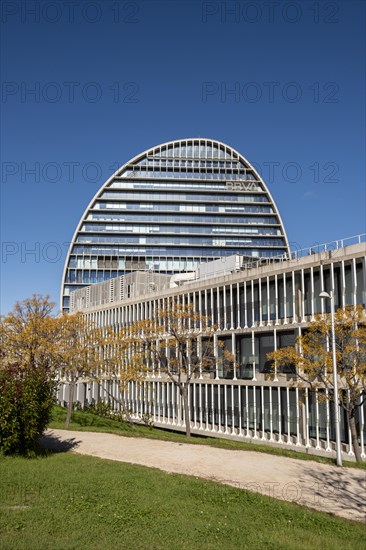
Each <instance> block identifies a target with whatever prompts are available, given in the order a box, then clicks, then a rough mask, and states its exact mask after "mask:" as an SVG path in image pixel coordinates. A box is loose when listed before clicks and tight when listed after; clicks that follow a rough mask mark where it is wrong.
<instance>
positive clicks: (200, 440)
mask: <svg viewBox="0 0 366 550" xmlns="http://www.w3.org/2000/svg"><path fill="white" fill-rule="evenodd" d="M65 420H66V408H64V407H59V406H56V407H54V409H53V420H52V422H51V423H50V425H49V428H54V429H64V428H65ZM69 429H70V430H78V431H87V432H105V433H113V434H117V435H123V436H125V437H148V438H150V439H160V440H163V441H175V442H178V443H191V444H192V445H194V444H196V445H211V446H212V447H219V448H221V449H235V450H243V451H257V452H261V453H269V454H274V455H277V456H288V457H290V458H299V459H301V460H313V461H316V462H322V463H323V464H335V460H334V459H332V458H326V457H321V456H316V455H311V454H306V453H301V452H297V451H291V450H289V449H283V448H278V447H270V446H269V445H256V444H255V443H245V442H244V441H243V442H241V441H233V440H231V439H218V438H214V437H203V436H199V435H194V436H192V437H190V438H187V437H186V436H185V435H184V434H182V433H178V432H173V431H170V430H164V429H159V428H149V427H147V426H142V425H139V424H135V425H134V426H130V425H129V424H128V423H122V422H119V421H117V420H113V419H110V418H102V417H100V416H97V415H96V414H92V413H90V412H86V411H74V413H73V415H72V420H71V423H70V428H69ZM343 465H344V466H350V467H353V468H362V469H365V470H366V462H363V463H356V462H346V461H343Z"/></svg>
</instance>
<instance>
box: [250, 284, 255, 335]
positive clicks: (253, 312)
mask: <svg viewBox="0 0 366 550" xmlns="http://www.w3.org/2000/svg"><path fill="white" fill-rule="evenodd" d="M251 297H252V325H251V326H252V327H255V319H254V316H255V308H254V280H253V279H252V281H251Z"/></svg>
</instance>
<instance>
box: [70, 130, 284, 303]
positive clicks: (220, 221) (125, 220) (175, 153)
mask: <svg viewBox="0 0 366 550" xmlns="http://www.w3.org/2000/svg"><path fill="white" fill-rule="evenodd" d="M288 253H289V246H288V240H287V236H286V232H285V229H284V226H283V224H282V221H281V218H280V215H279V212H278V210H277V207H276V205H275V203H274V201H273V199H272V196H271V194H270V191H269V190H268V188H267V187H266V185H265V183H264V181H263V180H262V178H261V177H260V175H259V174H258V173H257V171H256V170H255V169H254V167H253V166H252V165H251V164H250V163H249V162H248V161H247V160H246V159H245V158H244V157H243V156H242V155H240V154H239V153H238V152H237V151H235V150H234V149H233V148H231V147H229V146H227V145H225V144H224V143H221V142H219V141H215V140H210V139H202V138H199V139H198V138H195V139H184V140H179V141H172V142H169V143H164V144H162V145H158V146H156V147H153V148H151V149H149V150H147V151H145V152H143V153H141V154H139V155H137V156H136V157H135V158H133V159H131V160H130V161H128V162H127V163H126V164H125V165H124V166H122V167H121V168H120V169H119V170H117V172H116V173H115V174H113V176H112V177H111V178H109V179H108V181H107V182H106V183H105V184H104V185H103V186H102V188H101V189H100V190H99V191H98V192H97V194H96V195H95V197H94V198H93V199H92V201H91V202H90V204H89V206H88V207H87V209H86V210H85V212H84V214H83V216H82V218H81V220H80V222H79V224H78V226H77V229H76V231H75V233H74V236H73V238H72V242H71V245H70V248H69V251H68V255H67V258H66V262H65V268H64V273H63V279H62V285H61V308H62V310H63V311H65V312H68V311H69V309H70V293H71V292H73V291H75V290H77V289H80V288H83V287H85V286H88V285H90V284H92V283H99V282H102V281H106V280H109V279H112V278H115V277H118V276H120V275H124V274H126V273H130V272H134V271H144V270H150V271H153V272H158V273H161V274H173V273H180V272H187V271H192V270H194V269H196V268H197V266H198V265H199V264H200V263H204V262H207V261H211V260H213V259H215V258H220V257H226V256H231V255H233V254H241V255H243V256H246V257H250V258H260V257H273V256H281V255H282V254H288Z"/></svg>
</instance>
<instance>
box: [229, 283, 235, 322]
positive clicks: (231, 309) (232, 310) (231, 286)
mask: <svg viewBox="0 0 366 550" xmlns="http://www.w3.org/2000/svg"><path fill="white" fill-rule="evenodd" d="M229 288H230V306H229V307H230V330H234V304H233V285H230V286H229Z"/></svg>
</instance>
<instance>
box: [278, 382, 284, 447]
mask: <svg viewBox="0 0 366 550" xmlns="http://www.w3.org/2000/svg"><path fill="white" fill-rule="evenodd" d="M277 401H278V409H277V411H278V412H277V414H278V442H279V443H283V439H282V414H281V412H282V399H281V388H280V387H279V386H278V388H277Z"/></svg>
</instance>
